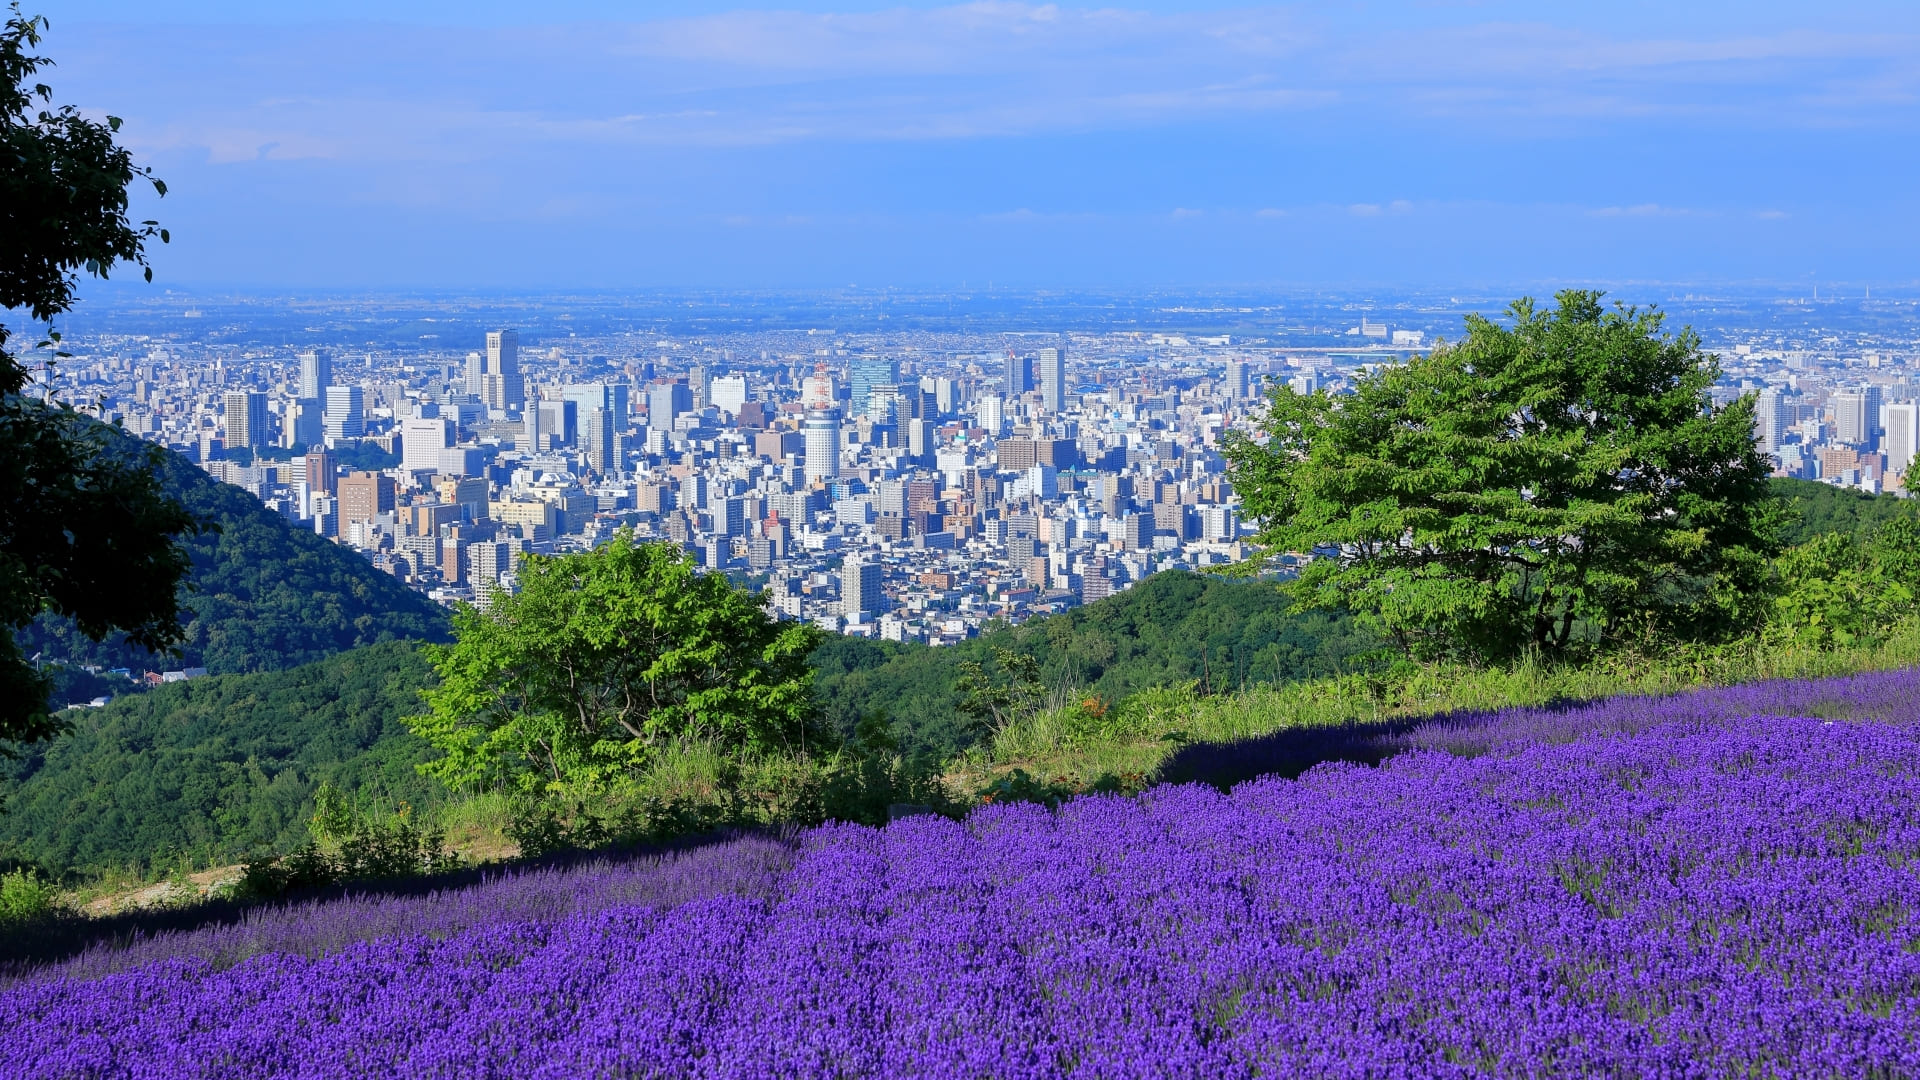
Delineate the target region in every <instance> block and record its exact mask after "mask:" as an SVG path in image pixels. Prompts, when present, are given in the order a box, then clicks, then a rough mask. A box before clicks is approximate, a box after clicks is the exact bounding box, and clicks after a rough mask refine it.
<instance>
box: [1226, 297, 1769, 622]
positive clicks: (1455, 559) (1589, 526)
mask: <svg viewBox="0 0 1920 1080" xmlns="http://www.w3.org/2000/svg"><path fill="white" fill-rule="evenodd" d="M1558 302H1559V307H1558V308H1557V309H1554V310H1546V311H1543V310H1538V309H1536V308H1535V307H1534V306H1533V303H1532V301H1530V300H1524V299H1523V300H1520V301H1517V302H1516V303H1515V304H1514V305H1513V306H1512V308H1511V309H1510V312H1509V314H1510V315H1511V318H1512V321H1513V326H1512V328H1511V329H1509V328H1506V327H1502V326H1500V325H1498V324H1496V323H1494V322H1492V321H1489V320H1487V319H1485V318H1481V317H1478V316H1470V317H1469V318H1468V320H1467V336H1466V338H1465V340H1463V341H1461V342H1460V343H1458V344H1456V345H1451V346H1446V347H1442V348H1439V349H1436V350H1435V351H1434V352H1433V353H1432V354H1430V355H1428V356H1425V357H1417V358H1415V359H1413V360H1411V361H1409V362H1407V363H1405V364H1401V365H1395V366H1391V367H1386V368H1383V369H1381V370H1379V371H1377V372H1376V373H1374V374H1372V375H1363V376H1360V377H1358V378H1357V379H1356V380H1355V387H1354V393H1353V394H1352V396H1351V397H1344V398H1336V397H1335V396H1333V395H1330V394H1328V393H1326V392H1324V391H1322V392H1318V393H1315V394H1311V395H1300V394H1296V393H1294V392H1293V391H1292V390H1291V389H1289V388H1288V387H1286V386H1284V385H1281V386H1277V387H1276V388H1275V390H1274V391H1273V394H1272V397H1271V400H1270V412H1269V415H1268V417H1267V419H1266V423H1265V427H1266V433H1267V435H1268V436H1269V439H1268V441H1266V442H1265V443H1264V444H1263V443H1259V442H1256V441H1254V440H1252V439H1248V438H1245V437H1239V438H1235V439H1231V440H1230V441H1229V445H1228V449H1227V455H1228V458H1229V460H1230V462H1231V464H1232V474H1233V477H1234V482H1235V487H1236V488H1237V489H1238V490H1239V491H1240V492H1241V494H1242V495H1243V497H1244V498H1245V500H1246V508H1247V512H1248V514H1249V516H1251V517H1255V518H1258V519H1260V520H1262V521H1263V522H1264V530H1263V532H1262V534H1261V536H1260V540H1261V542H1262V543H1263V544H1265V545H1267V546H1269V547H1271V548H1273V549H1275V550H1278V551H1290V552H1317V553H1319V554H1322V555H1324V556H1325V557H1324V558H1319V559H1315V560H1313V561H1312V562H1311V563H1310V564H1309V565H1308V566H1307V567H1306V568H1305V569H1304V570H1303V571H1302V572H1301V575H1300V578H1299V580H1298V582H1297V583H1296V584H1295V586H1294V589H1293V595H1294V596H1295V598H1296V600H1297V601H1298V603H1299V604H1300V605H1301V607H1303V608H1326V609H1333V610H1345V611H1354V612H1358V613H1362V614H1364V615H1366V616H1368V617H1369V618H1370V619H1371V620H1373V621H1374V622H1375V623H1377V624H1378V625H1379V626H1380V628H1381V629H1382V631H1383V632H1384V633H1385V634H1386V635H1387V636H1388V637H1389V638H1391V639H1392V640H1393V642H1394V643H1395V644H1396V645H1398V646H1399V647H1400V648H1401V649H1403V650H1404V651H1405V652H1407V653H1408V654H1410V655H1416V656H1425V657H1436V656H1471V657H1480V658H1489V659H1498V658H1506V657H1512V656H1515V655H1517V654H1519V653H1520V652H1522V651H1524V650H1526V649H1529V648H1531V649H1536V650H1539V651H1541V652H1543V653H1546V654H1549V655H1565V654H1569V653H1573V652H1577V651H1582V650H1585V649H1592V648H1605V647H1607V646H1611V645H1615V644H1618V643H1620V642H1621V641H1623V640H1626V639H1630V638H1636V637H1643V636H1645V635H1647V634H1650V633H1651V634H1658V635H1662V636H1666V637H1671V638H1680V639H1687V640H1713V639H1724V638H1726V637H1731V636H1736V635H1738V634H1739V633H1743V632H1746V631H1749V630H1751V629H1753V628H1754V627H1756V626H1757V624H1758V623H1759V621H1760V618H1761V617H1762V611H1763V603H1762V593H1763V586H1764V584H1765V581H1766V573H1767V559H1768V558H1769V557H1770V556H1771V555H1772V554H1773V552H1774V550H1775V544H1776V542H1775V540H1774V532H1775V530H1776V529H1777V526H1778V521H1777V516H1778V515H1777V508H1776V504H1775V502H1774V500H1773V499H1772V498H1771V497H1770V496H1769V492H1768V488H1767V483H1766V480H1767V465H1766V462H1765V460H1764V459H1763V458H1762V457H1761V456H1760V454H1759V453H1758V451H1757V450H1756V449H1755V448H1754V444H1753V407H1752V401H1751V400H1750V399H1747V398H1742V399H1740V400H1738V401H1736V402H1734V403H1733V404H1731V405H1728V406H1726V407H1724V408H1715V407H1714V406H1713V405H1712V402H1711V400H1710V399H1709V397H1708V395H1707V391H1708V389H1709V388H1710V387H1711V386H1712V385H1713V383H1714V381H1715V380H1716V379H1717V378H1718V375H1719V367H1718V363H1717V361H1716V360H1715V359H1714V358H1713V357H1711V356H1708V355H1705V354H1702V353H1701V352H1700V351H1699V342H1698V339H1697V338H1696V337H1695V336H1694V335H1693V333H1692V332H1691V331H1685V330H1683V331H1682V332H1681V333H1680V334H1678V335H1677V336H1667V335H1665V334H1664V333H1663V332H1662V317H1661V315H1660V314H1659V312H1657V311H1641V310H1638V309H1634V308H1624V307H1623V308H1618V309H1617V310H1615V311H1604V310H1603V309H1602V306H1601V303H1600V294H1599V293H1594V292H1582V291H1574V290H1569V291H1566V292H1562V293H1560V294H1559V296H1558Z"/></svg>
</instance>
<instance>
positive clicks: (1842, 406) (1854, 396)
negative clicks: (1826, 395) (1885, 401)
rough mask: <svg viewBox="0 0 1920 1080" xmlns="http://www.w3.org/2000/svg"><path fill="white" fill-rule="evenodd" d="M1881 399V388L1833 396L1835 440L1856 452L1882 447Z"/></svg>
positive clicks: (1869, 388)
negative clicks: (1880, 436)
mask: <svg viewBox="0 0 1920 1080" xmlns="http://www.w3.org/2000/svg"><path fill="white" fill-rule="evenodd" d="M1880 398H1881V390H1880V388H1879V387H1877V386H1867V387H1862V388H1860V389H1858V390H1843V391H1841V392H1840V393H1837V394H1835V395H1833V438H1834V441H1835V442H1838V443H1842V444H1844V445H1847V446H1851V447H1853V448H1854V449H1856V450H1874V449H1877V448H1878V447H1879V445H1880V438H1879V435H1880Z"/></svg>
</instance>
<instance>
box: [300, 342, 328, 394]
mask: <svg viewBox="0 0 1920 1080" xmlns="http://www.w3.org/2000/svg"><path fill="white" fill-rule="evenodd" d="M332 385H333V358H332V357H331V356H328V355H327V353H326V351H325V350H323V349H313V350H311V351H309V352H303V353H301V354H300V396H301V397H303V398H311V399H313V400H315V401H318V400H320V399H322V398H324V397H326V396H327V387H329V386H332Z"/></svg>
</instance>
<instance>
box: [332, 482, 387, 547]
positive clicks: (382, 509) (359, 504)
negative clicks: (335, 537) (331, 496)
mask: <svg viewBox="0 0 1920 1080" xmlns="http://www.w3.org/2000/svg"><path fill="white" fill-rule="evenodd" d="M339 493H340V517H339V525H338V528H339V530H340V532H339V535H341V536H346V535H347V531H348V529H349V528H350V527H351V526H352V525H353V524H354V523H355V522H363V523H364V522H370V521H372V520H374V518H376V517H377V516H379V515H381V514H390V513H392V512H393V477H391V476H388V475H387V474H386V473H377V472H356V473H349V474H347V475H346V476H343V477H341V478H340V481H339Z"/></svg>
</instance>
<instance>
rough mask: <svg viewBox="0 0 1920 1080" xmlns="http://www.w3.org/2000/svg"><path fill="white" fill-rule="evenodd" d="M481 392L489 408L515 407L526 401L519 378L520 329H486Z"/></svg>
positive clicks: (524, 388)
mask: <svg viewBox="0 0 1920 1080" xmlns="http://www.w3.org/2000/svg"><path fill="white" fill-rule="evenodd" d="M485 363H486V368H485V370H484V373H483V374H484V376H485V383H484V387H483V389H484V392H483V393H482V394H481V395H480V399H481V400H482V401H485V402H486V403H487V407H488V408H489V409H518V408H520V407H521V406H522V405H525V404H526V403H527V384H526V382H525V380H523V379H522V378H521V377H520V332H519V331H518V330H489V331H487V355H486V360H485Z"/></svg>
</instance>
